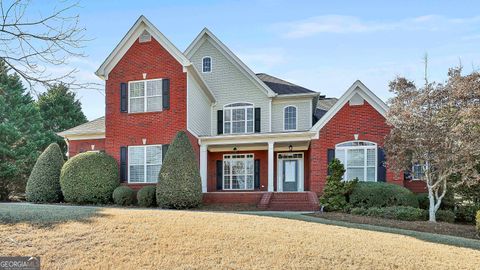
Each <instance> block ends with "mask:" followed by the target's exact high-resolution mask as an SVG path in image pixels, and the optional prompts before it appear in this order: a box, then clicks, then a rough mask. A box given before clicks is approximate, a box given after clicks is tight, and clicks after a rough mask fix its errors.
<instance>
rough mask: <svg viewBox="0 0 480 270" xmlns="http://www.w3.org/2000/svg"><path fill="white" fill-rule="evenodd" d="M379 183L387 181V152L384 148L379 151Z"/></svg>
mask: <svg viewBox="0 0 480 270" xmlns="http://www.w3.org/2000/svg"><path fill="white" fill-rule="evenodd" d="M377 166H378V167H377V181H378V182H386V181H387V164H386V162H385V151H384V150H383V149H382V148H378V149H377Z"/></svg>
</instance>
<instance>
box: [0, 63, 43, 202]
mask: <svg viewBox="0 0 480 270" xmlns="http://www.w3.org/2000/svg"><path fill="white" fill-rule="evenodd" d="M9 71H10V69H9V68H8V67H7V66H6V65H5V63H3V62H2V61H1V60H0V200H7V199H8V196H9V194H10V192H12V191H17V192H23V191H24V190H25V183H26V180H27V178H28V176H29V175H30V171H31V169H32V167H33V165H34V164H35V161H36V160H37V157H38V156H39V154H40V152H41V151H42V150H43V149H45V147H46V146H47V145H48V144H49V143H50V142H49V140H48V137H47V136H46V134H45V130H44V129H43V125H42V119H41V116H40V112H39V111H38V108H37V107H36V106H35V102H34V101H33V99H32V97H31V96H30V94H28V93H26V92H25V91H26V89H25V88H24V87H23V85H22V82H21V81H20V77H19V76H18V75H17V74H9Z"/></svg>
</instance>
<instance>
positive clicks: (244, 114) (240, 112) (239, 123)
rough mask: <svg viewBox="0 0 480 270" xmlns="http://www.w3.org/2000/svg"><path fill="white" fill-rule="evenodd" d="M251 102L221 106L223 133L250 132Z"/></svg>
mask: <svg viewBox="0 0 480 270" xmlns="http://www.w3.org/2000/svg"><path fill="white" fill-rule="evenodd" d="M253 114H254V110H253V104H251V103H233V104H228V105H225V106H224V107H223V132H224V133H225V134H238V133H252V132H253V119H255V118H254V116H253Z"/></svg>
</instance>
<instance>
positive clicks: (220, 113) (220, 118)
mask: <svg viewBox="0 0 480 270" xmlns="http://www.w3.org/2000/svg"><path fill="white" fill-rule="evenodd" d="M217 134H218V135H220V134H223V110H218V111H217Z"/></svg>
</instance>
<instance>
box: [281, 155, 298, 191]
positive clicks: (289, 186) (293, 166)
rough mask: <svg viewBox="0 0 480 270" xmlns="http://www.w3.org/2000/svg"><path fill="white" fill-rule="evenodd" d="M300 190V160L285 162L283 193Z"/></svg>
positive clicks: (287, 160) (285, 160)
mask: <svg viewBox="0 0 480 270" xmlns="http://www.w3.org/2000/svg"><path fill="white" fill-rule="evenodd" d="M297 190H298V160H297V159H284V160H283V191H297Z"/></svg>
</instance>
